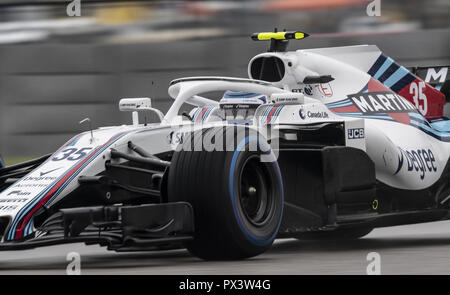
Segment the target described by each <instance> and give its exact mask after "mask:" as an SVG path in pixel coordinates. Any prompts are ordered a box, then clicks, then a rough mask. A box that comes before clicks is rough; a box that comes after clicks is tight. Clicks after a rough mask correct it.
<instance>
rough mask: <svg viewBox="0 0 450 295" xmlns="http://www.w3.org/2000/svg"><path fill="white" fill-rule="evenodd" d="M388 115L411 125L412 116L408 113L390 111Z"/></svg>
mask: <svg viewBox="0 0 450 295" xmlns="http://www.w3.org/2000/svg"><path fill="white" fill-rule="evenodd" d="M388 116H389V117H391V118H392V119H394V120H395V121H397V122H399V123H403V124H407V125H409V123H410V118H409V114H408V113H388Z"/></svg>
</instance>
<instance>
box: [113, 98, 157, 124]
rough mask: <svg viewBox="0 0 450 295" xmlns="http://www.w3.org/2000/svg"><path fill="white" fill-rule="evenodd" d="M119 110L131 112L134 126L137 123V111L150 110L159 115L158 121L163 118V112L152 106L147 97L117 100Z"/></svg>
mask: <svg viewBox="0 0 450 295" xmlns="http://www.w3.org/2000/svg"><path fill="white" fill-rule="evenodd" d="M119 110H120V111H122V112H133V113H132V118H133V125H134V126H137V125H139V115H138V112H143V111H152V112H154V113H156V115H157V116H158V117H159V120H160V122H162V120H163V118H164V114H163V113H162V112H161V111H160V110H158V109H155V108H152V100H151V99H150V98H148V97H139V98H122V99H121V100H120V101H119Z"/></svg>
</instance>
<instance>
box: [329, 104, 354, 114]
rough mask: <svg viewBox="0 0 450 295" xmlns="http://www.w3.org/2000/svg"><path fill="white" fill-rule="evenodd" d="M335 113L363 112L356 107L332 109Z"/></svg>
mask: <svg viewBox="0 0 450 295" xmlns="http://www.w3.org/2000/svg"><path fill="white" fill-rule="evenodd" d="M331 110H332V111H333V112H335V113H360V112H361V111H360V110H359V109H358V108H357V107H356V106H354V105H351V106H347V107H340V108H334V109H331Z"/></svg>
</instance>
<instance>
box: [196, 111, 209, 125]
mask: <svg viewBox="0 0 450 295" xmlns="http://www.w3.org/2000/svg"><path fill="white" fill-rule="evenodd" d="M206 110H207V108H203V109H202V111H201V112H200V115H198V117H197V123H199V122H201V121H202V118H203V115H204V114H205V112H206Z"/></svg>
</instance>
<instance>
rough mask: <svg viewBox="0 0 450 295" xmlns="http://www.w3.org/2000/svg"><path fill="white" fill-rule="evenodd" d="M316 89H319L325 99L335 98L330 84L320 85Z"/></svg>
mask: <svg viewBox="0 0 450 295" xmlns="http://www.w3.org/2000/svg"><path fill="white" fill-rule="evenodd" d="M316 87H318V88H319V91H320V93H322V94H323V95H324V96H325V97H332V96H333V88H331V85H330V83H326V84H320V85H318V86H316Z"/></svg>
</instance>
